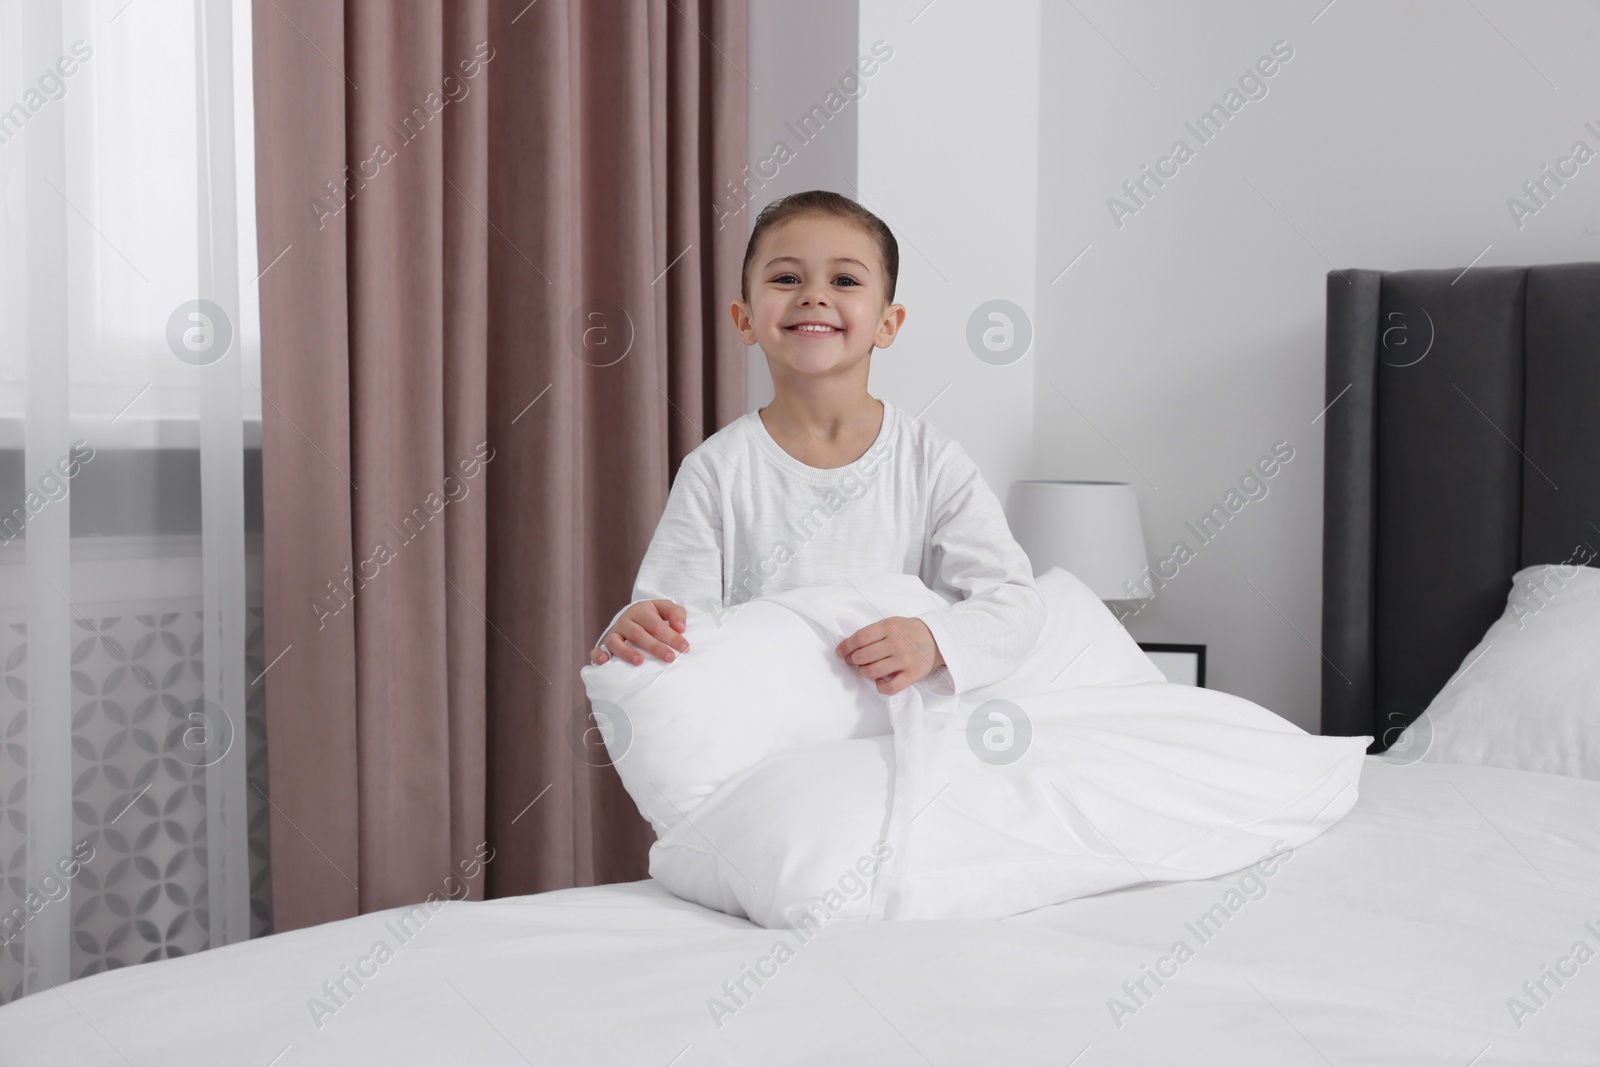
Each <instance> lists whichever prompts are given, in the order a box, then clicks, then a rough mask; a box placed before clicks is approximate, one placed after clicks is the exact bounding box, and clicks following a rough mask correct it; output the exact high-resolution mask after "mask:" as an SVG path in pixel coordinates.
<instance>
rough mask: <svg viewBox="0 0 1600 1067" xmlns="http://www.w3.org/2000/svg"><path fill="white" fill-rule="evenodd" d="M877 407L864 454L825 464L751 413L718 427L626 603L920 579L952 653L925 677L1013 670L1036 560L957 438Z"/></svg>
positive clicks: (961, 683) (1033, 605)
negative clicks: (938, 603)
mask: <svg viewBox="0 0 1600 1067" xmlns="http://www.w3.org/2000/svg"><path fill="white" fill-rule="evenodd" d="M883 412H884V413H883V423H882V426H881V427H880V428H879V431H878V436H877V438H876V440H874V441H873V443H872V445H871V446H870V447H869V448H868V449H867V451H866V452H865V453H864V454H863V455H862V456H861V457H860V458H859V459H857V460H856V461H855V462H854V463H851V464H849V465H847V466H844V467H837V468H834V469H831V470H823V469H820V468H817V467H811V466H808V465H807V464H805V463H802V462H800V461H799V460H798V459H796V458H794V457H793V456H791V455H789V453H787V452H785V451H784V450H783V448H782V446H780V445H779V444H778V443H777V441H775V440H773V438H772V435H771V434H769V433H768V432H767V428H766V425H765V424H764V423H763V422H762V421H761V416H760V415H759V414H757V413H756V412H754V411H752V412H749V413H748V414H746V415H743V416H741V417H740V418H738V419H736V420H734V421H733V422H731V423H729V424H728V425H727V426H725V427H723V428H722V429H721V430H719V431H717V432H716V433H715V434H712V435H711V437H709V438H708V439H707V440H706V441H704V442H703V443H702V444H701V445H700V446H699V447H698V448H696V449H695V450H694V451H693V452H691V453H689V455H687V456H686V457H684V460H683V463H682V464H681V465H680V467H679V469H678V474H677V477H676V478H675V479H674V480H673V483H672V489H671V491H670V492H669V493H668V495H667V506H666V509H665V510H664V511H663V513H662V515H661V521H660V523H659V524H658V525H657V526H656V532H655V536H654V537H653V538H652V539H651V541H650V547H649V548H648V549H647V550H646V552H645V556H644V561H643V562H642V563H641V564H640V566H639V576H638V578H637V579H636V580H635V582H634V586H633V600H632V601H631V602H630V605H629V606H631V605H632V604H635V603H638V602H639V601H641V600H671V601H673V602H675V603H678V604H681V605H683V606H684V608H686V609H687V610H688V611H689V612H690V613H691V614H692V613H693V612H694V611H695V610H696V609H697V608H698V609H700V610H705V609H707V608H709V607H714V606H717V605H723V606H728V605H733V604H739V603H742V602H744V601H746V600H749V599H751V598H753V597H757V596H762V595H766V594H770V593H779V592H783V591H785V590H788V589H795V588H799V587H802V586H808V585H838V584H843V582H844V580H845V579H846V578H850V577H855V576H858V575H865V574H871V573H884V572H890V573H901V574H915V575H917V576H918V577H920V578H921V579H922V581H923V584H925V585H927V586H928V588H930V589H932V590H933V591H934V592H936V593H938V594H940V595H941V596H942V597H943V598H944V599H945V600H946V601H948V602H950V604H951V606H950V608H949V609H948V610H944V611H930V612H927V613H925V614H923V615H920V616H918V618H919V619H921V620H922V622H923V623H925V624H926V625H927V627H928V630H929V631H930V632H931V633H932V634H933V638H934V640H935V641H936V642H937V643H938V646H939V651H940V652H941V653H942V654H943V656H944V660H945V666H943V667H940V668H936V669H935V670H934V671H933V672H931V673H930V674H929V675H928V676H927V678H926V681H927V683H928V684H929V685H930V686H931V687H932V688H933V689H934V690H935V691H936V692H945V693H951V692H954V693H962V692H965V691H966V690H968V689H972V688H976V687H978V686H982V685H987V684H989V683H991V682H995V681H998V680H999V679H1001V678H1003V677H1005V676H1006V675H1007V674H1008V673H1009V672H1010V671H1011V670H1013V669H1014V668H1015V667H1016V666H1017V665H1018V664H1019V663H1021V661H1022V659H1023V658H1024V657H1025V656H1026V655H1027V654H1028V652H1029V651H1030V650H1031V649H1032V648H1033V645H1034V642H1035V641H1036V640H1038V637H1039V633H1040V631H1041V629H1042V628H1043V626H1044V614H1045V609H1044V601H1043V600H1042V599H1041V598H1040V596H1039V591H1038V589H1037V587H1036V586H1035V585H1034V580H1033V568H1032V565H1031V564H1030V563H1029V561H1028V557H1027V555H1026V554H1025V553H1024V552H1023V551H1022V548H1021V547H1020V546H1019V545H1018V544H1017V542H1016V540H1015V539H1014V538H1013V537H1012V536H1011V528H1010V527H1009V526H1008V525H1007V524H1006V518H1005V513H1004V512H1003V511H1002V509H1001V507H1000V502H999V500H998V499H996V497H995V495H994V492H993V491H992V490H991V489H990V488H989V486H988V483H986V482H985V481H984V480H983V475H982V474H980V473H979V471H978V467H977V465H976V464H975V463H973V461H972V460H971V458H970V457H968V455H967V453H966V451H965V450H964V449H962V447H961V446H960V444H958V443H957V442H955V441H953V440H951V439H950V438H948V437H946V436H945V435H944V434H943V433H941V432H940V431H939V430H938V429H936V428H935V427H933V426H930V425H929V424H928V423H925V422H923V421H922V420H921V419H918V418H915V417H913V416H909V415H906V414H903V413H902V412H901V411H899V410H898V409H897V408H895V407H894V405H892V404H890V403H889V402H888V401H887V400H884V401H883ZM622 610H623V611H625V610H627V609H626V607H624V608H623V609H622ZM621 615H622V611H618V612H617V615H616V616H613V618H612V620H611V622H610V623H608V624H607V625H606V629H605V631H604V632H602V634H601V638H600V640H597V641H596V642H595V644H596V645H599V643H600V641H601V640H604V636H605V633H609V632H610V629H611V627H612V626H613V625H615V624H616V621H617V618H618V617H620V616H621Z"/></svg>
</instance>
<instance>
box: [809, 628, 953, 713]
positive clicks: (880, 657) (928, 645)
mask: <svg viewBox="0 0 1600 1067" xmlns="http://www.w3.org/2000/svg"><path fill="white" fill-rule="evenodd" d="M834 651H835V652H837V653H838V654H839V655H841V656H843V657H844V658H845V659H846V661H847V662H849V663H850V664H852V665H853V666H854V667H855V668H856V670H857V671H858V672H859V673H860V675H861V677H863V678H865V679H867V680H868V681H869V682H876V683H877V687H878V692H880V693H882V694H883V695H884V696H893V695H894V694H896V693H898V692H900V691H901V690H902V689H904V688H906V687H907V686H909V685H911V684H912V683H914V682H916V681H918V680H920V679H922V678H923V677H925V676H926V675H927V674H928V672H929V671H931V670H933V669H934V668H935V667H939V666H943V665H944V656H943V654H941V653H940V651H939V644H938V642H937V641H935V640H934V639H933V631H931V630H929V629H928V624H927V623H925V622H923V621H922V620H921V619H910V618H907V617H905V616H904V615H895V616H891V617H890V618H887V619H880V620H879V621H877V622H874V623H870V624H868V625H866V626H863V627H862V628H861V629H859V630H857V631H856V632H855V633H853V634H851V635H850V636H849V637H847V638H845V639H844V640H843V641H840V642H839V644H838V647H837V648H835V649H834Z"/></svg>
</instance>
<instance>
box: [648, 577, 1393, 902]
mask: <svg viewBox="0 0 1600 1067" xmlns="http://www.w3.org/2000/svg"><path fill="white" fill-rule="evenodd" d="M1036 583H1037V585H1038V587H1039V591H1040V593H1041V595H1042V596H1043V598H1044V601H1045V606H1046V623H1045V628H1044V632H1043V634H1041V636H1040V638H1039V640H1038V642H1037V643H1036V644H1035V646H1034V648H1033V650H1032V651H1031V652H1030V654H1029V656H1028V657H1027V659H1026V660H1025V661H1024V662H1023V663H1022V664H1021V665H1020V666H1019V668H1018V669H1017V670H1016V671H1015V672H1013V674H1012V675H1011V676H1010V677H1008V678H1006V679H1003V680H1001V681H999V682H996V683H994V684H992V685H989V686H985V687H982V688H979V689H973V690H969V691H968V692H967V693H964V694H961V696H960V697H959V698H957V697H951V696H940V695H937V694H936V693H935V692H933V691H932V690H930V689H927V688H925V687H922V686H913V687H912V688H911V689H908V690H906V691H904V692H902V693H900V694H897V695H896V696H894V697H887V698H882V697H880V699H882V700H884V702H885V703H886V704H887V705H888V707H889V712H890V718H891V720H892V722H893V724H894V729H895V735H894V736H893V737H862V738H854V739H836V740H831V741H820V742H813V743H810V744H805V745H800V746H798V747H794V748H791V749H788V750H786V751H781V752H774V753H773V754H771V755H770V756H768V757H766V758H765V759H763V760H762V761H761V762H759V763H758V764H755V765H752V766H751V767H749V768H748V769H746V770H745V771H744V772H743V773H740V774H737V775H734V776H731V777H730V778H729V779H728V780H727V781H726V782H725V783H724V784H723V785H722V787H721V788H720V789H718V790H717V791H716V792H715V794H714V795H712V796H711V797H710V799H709V800H706V801H705V802H704V803H703V804H702V805H701V806H700V807H699V808H698V809H697V810H696V811H694V812H693V813H692V814H691V815H690V816H689V817H688V818H686V819H682V820H680V821H679V822H678V823H677V824H676V825H675V826H673V827H672V828H671V829H669V830H668V831H667V832H665V833H663V834H660V835H659V840H658V841H657V842H656V843H655V845H654V846H652V847H651V850H650V874H651V876H652V877H654V878H656V879H657V880H658V881H660V882H661V883H662V884H663V885H665V886H666V887H667V888H668V889H670V890H671V891H672V892H673V893H676V894H677V895H678V896H681V897H683V898H685V899H687V900H691V901H695V902H697V903H700V904H703V905H705V906H707V907H711V908H715V909H717V910H719V911H724V912H727V913H729V914H732V915H739V916H746V917H749V918H750V919H752V920H753V921H755V922H757V923H759V924H761V925H763V926H769V927H773V926H799V927H804V928H813V927H816V926H820V925H824V924H826V923H828V922H832V921H841V920H842V921H863V920H866V919H931V918H965V919H975V918H998V917H1002V916H1006V915H1011V914H1015V913H1017V912H1019V911H1024V910H1028V909H1030V908H1037V907H1041V906H1044V905H1047V904H1053V903H1056V902H1059V901H1062V900H1068V899H1072V898H1074V897H1078V896H1083V895H1086V894H1091V893H1098V892H1104V891H1106V890H1110V889H1116V888H1119V887H1121V886H1126V885H1130V884H1138V883H1141V882H1143V881H1145V880H1151V881H1161V880H1173V879H1188V878H1207V877H1212V876H1215V875H1219V874H1225V873H1228V872H1230V871H1233V870H1238V869H1240V868H1242V867H1245V866H1248V865H1249V864H1250V863H1253V862H1256V861H1258V860H1260V859H1261V858H1263V857H1265V856H1267V855H1269V854H1271V853H1272V852H1274V851H1276V850H1278V849H1280V848H1281V847H1283V846H1284V845H1285V844H1287V845H1289V846H1290V847H1296V846H1298V845H1300V844H1303V843H1304V842H1305V841H1307V840H1309V839H1310V838H1312V837H1314V836H1316V835H1317V834H1319V833H1320V832H1321V831H1322V830H1323V829H1325V828H1326V827H1327V826H1329V825H1331V824H1332V823H1334V822H1336V821H1338V819H1339V818H1341V817H1342V816H1343V815H1344V814H1345V813H1346V812H1347V811H1348V810H1349V808H1350V807H1351V806H1352V805H1353V804H1354V802H1355V798H1356V790H1355V785H1356V781H1357V777H1358V776H1359V773H1360V766H1361V762H1362V759H1363V756H1364V751H1365V748H1366V745H1367V742H1368V741H1369V740H1370V738H1320V737H1313V736H1311V735H1309V734H1306V733H1305V732H1304V731H1303V730H1300V729H1299V728H1298V727H1296V726H1294V725H1293V724H1292V723H1289V722H1287V721H1286V720H1284V719H1282V718H1280V717H1278V716H1276V715H1273V714H1272V713H1271V712H1268V711H1266V710H1265V709H1263V708H1260V707H1257V706H1256V705H1254V704H1251V703H1250V702H1249V701H1245V700H1241V699H1240V698H1238V697H1233V696H1229V695H1227V694H1224V693H1216V692H1209V691H1206V690H1201V689H1196V688H1194V687H1191V686H1177V685H1168V684H1166V683H1165V681H1164V680H1163V678H1162V675H1161V673H1160V671H1159V670H1157V669H1156V667H1155V665H1154V664H1152V663H1151V662H1150V660H1149V658H1148V657H1146V656H1145V655H1144V654H1143V652H1142V651H1140V649H1139V648H1138V645H1137V644H1136V643H1135V642H1134V641H1133V639H1132V638H1131V637H1129V636H1128V634H1127V633H1126V632H1125V631H1124V630H1123V629H1122V627H1121V625H1120V624H1119V623H1118V622H1117V621H1116V619H1115V618H1114V617H1113V616H1112V615H1111V613H1110V612H1109V611H1107V610H1106V608H1105V606H1104V605H1103V604H1102V603H1101V602H1100V601H1099V600H1098V599H1097V598H1096V597H1095V596H1094V594H1093V593H1092V592H1091V591H1090V590H1089V589H1088V588H1087V587H1085V586H1084V585H1083V583H1081V582H1079V581H1078V580H1077V579H1076V578H1074V577H1072V576H1071V575H1070V574H1068V573H1067V572H1065V571H1062V570H1059V569H1057V570H1052V571H1049V572H1047V573H1046V574H1044V575H1041V576H1040V577H1039V578H1037V579H1036ZM874 599H876V598H874ZM817 607H818V605H813V608H814V609H815V608H817ZM819 613H820V614H821V615H823V616H824V617H825V616H826V610H825V609H824V610H821V611H820V612H819ZM871 692H872V693H873V694H874V695H877V694H876V690H875V689H874V690H871ZM1002 701H1003V702H1004V703H1000V702H1002ZM993 709H998V710H993ZM987 715H998V716H999V717H1000V718H999V719H997V720H996V721H1000V719H1003V720H1005V724H1006V727H1007V728H1008V729H1011V728H1015V735H1014V736H1015V737H1016V738H1022V739H1024V741H1023V742H1022V743H1023V746H1024V747H1023V748H1022V749H1020V750H1018V758H1017V759H1015V760H1014V761H1013V762H1009V763H1005V762H1001V763H998V764H997V763H995V762H994V761H993V760H991V759H990V758H986V757H989V756H991V755H995V754H993V753H989V752H983V753H981V754H980V750H981V749H982V748H984V745H983V744H982V743H975V742H974V741H973V739H972V736H973V730H974V726H973V724H974V723H977V726H978V728H979V729H980V730H981V729H982V728H983V727H984V726H986V725H987V722H988V719H987V718H986V716H987ZM1013 720H1014V721H1013ZM1000 755H1005V754H1004V753H1002V754H1000ZM629 758H631V756H630V757H629ZM624 762H625V761H624ZM619 767H620V765H619Z"/></svg>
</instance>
